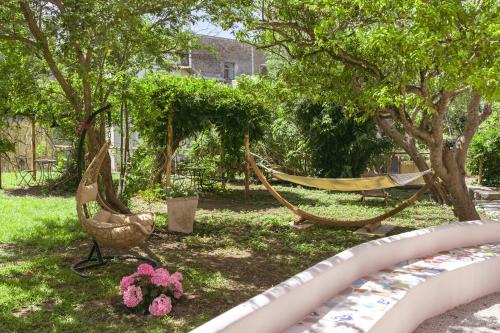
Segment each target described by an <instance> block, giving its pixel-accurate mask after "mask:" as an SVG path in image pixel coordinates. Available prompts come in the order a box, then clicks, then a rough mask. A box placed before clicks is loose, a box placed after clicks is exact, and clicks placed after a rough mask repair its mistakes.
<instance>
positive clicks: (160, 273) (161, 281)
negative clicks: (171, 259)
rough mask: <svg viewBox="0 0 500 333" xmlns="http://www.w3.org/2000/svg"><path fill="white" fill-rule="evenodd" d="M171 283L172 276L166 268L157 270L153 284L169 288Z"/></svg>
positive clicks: (152, 280)
mask: <svg viewBox="0 0 500 333" xmlns="http://www.w3.org/2000/svg"><path fill="white" fill-rule="evenodd" d="M169 281H170V275H169V274H168V271H167V270H166V269H164V268H158V269H155V271H154V272H153V275H152V276H151V283H154V284H155V285H157V286H158V287H167V286H168V284H169Z"/></svg>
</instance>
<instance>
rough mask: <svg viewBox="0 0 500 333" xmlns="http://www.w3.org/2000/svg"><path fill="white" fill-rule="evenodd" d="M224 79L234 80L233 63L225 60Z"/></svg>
mask: <svg viewBox="0 0 500 333" xmlns="http://www.w3.org/2000/svg"><path fill="white" fill-rule="evenodd" d="M224 80H226V81H232V80H234V63H233V62H225V63H224Z"/></svg>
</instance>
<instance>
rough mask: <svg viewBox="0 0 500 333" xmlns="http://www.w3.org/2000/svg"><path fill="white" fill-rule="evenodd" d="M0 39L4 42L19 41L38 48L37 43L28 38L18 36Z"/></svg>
mask: <svg viewBox="0 0 500 333" xmlns="http://www.w3.org/2000/svg"><path fill="white" fill-rule="evenodd" d="M0 39H2V40H13V41H19V42H22V43H24V44H26V45H28V46H35V47H36V45H37V44H36V42H35V41H33V40H31V39H29V38H26V37H22V36H18V35H10V34H9V35H0Z"/></svg>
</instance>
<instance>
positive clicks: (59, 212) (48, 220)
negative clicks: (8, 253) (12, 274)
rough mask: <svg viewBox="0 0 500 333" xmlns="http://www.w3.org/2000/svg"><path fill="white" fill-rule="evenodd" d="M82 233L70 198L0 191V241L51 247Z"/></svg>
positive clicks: (73, 203) (72, 199)
mask: <svg viewBox="0 0 500 333" xmlns="http://www.w3.org/2000/svg"><path fill="white" fill-rule="evenodd" d="M82 235H83V234H82V233H81V227H80V225H79V223H78V220H77V218H76V212H75V200H74V198H61V197H41V198H39V197H29V196H26V197H18V196H12V195H6V194H1V193H0V243H12V242H16V243H27V244H30V245H34V244H36V245H37V246H41V247H52V246H57V245H61V244H69V242H71V241H73V240H74V239H76V238H78V237H81V236H82Z"/></svg>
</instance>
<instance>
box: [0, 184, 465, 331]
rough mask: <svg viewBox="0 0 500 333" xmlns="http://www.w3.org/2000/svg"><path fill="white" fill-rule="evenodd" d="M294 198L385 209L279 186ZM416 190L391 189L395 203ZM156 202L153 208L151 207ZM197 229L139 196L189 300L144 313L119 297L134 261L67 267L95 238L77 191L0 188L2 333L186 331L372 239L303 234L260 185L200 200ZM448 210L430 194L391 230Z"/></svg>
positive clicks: (436, 218)
mask: <svg viewBox="0 0 500 333" xmlns="http://www.w3.org/2000/svg"><path fill="white" fill-rule="evenodd" d="M277 188H278V189H279V190H281V191H282V193H283V194H284V196H285V197H286V198H287V199H289V200H290V201H291V202H293V203H300V205H299V206H300V207H301V208H307V209H309V210H311V211H313V212H315V213H318V214H322V215H325V216H336V217H339V218H350V219H352V218H357V217H367V216H373V215H377V214H379V213H380V212H382V211H384V210H385V209H386V207H385V206H384V204H383V203H382V202H381V201H379V200H377V199H371V200H369V201H368V202H367V203H361V202H359V195H357V194H350V193H347V194H344V193H327V192H325V191H316V190H306V189H301V188H292V187H281V186H277ZM410 194H411V192H408V191H402V190H392V191H391V195H392V196H391V200H390V205H395V204H396V203H397V202H398V201H399V200H401V198H404V197H408V196H409V195H410ZM148 206H149V207H148ZM199 207H200V209H199V210H198V212H197V217H196V220H197V221H196V223H195V228H194V233H193V234H192V235H188V236H181V235H177V234H170V233H168V232H167V230H166V216H165V211H166V207H165V205H164V204H163V203H153V204H152V205H148V204H146V203H144V202H141V201H134V203H133V208H134V209H135V210H141V209H142V210H148V208H151V209H152V210H154V211H156V212H158V213H160V214H159V216H158V224H159V226H158V228H157V231H156V232H155V234H154V235H153V236H152V237H151V238H150V240H149V241H148V243H147V245H146V246H145V247H142V248H135V249H133V251H132V252H133V253H136V254H146V255H150V256H152V257H154V258H156V259H158V260H160V261H161V263H162V265H163V266H164V267H165V268H167V269H168V270H169V271H174V270H180V271H182V272H183V274H184V277H185V278H184V286H185V290H186V296H185V298H184V299H183V301H182V302H181V303H180V304H178V305H177V307H176V308H175V309H174V311H173V312H172V314H171V315H169V316H167V317H164V318H151V317H150V316H148V317H143V316H137V315H135V314H133V313H130V312H129V311H128V310H127V309H126V308H125V306H124V305H123V304H122V302H121V298H120V296H119V288H118V284H119V281H120V278H121V276H123V275H125V274H130V273H131V272H132V271H134V269H135V263H123V264H118V263H113V264H111V265H110V266H109V268H107V269H103V270H100V271H99V272H98V273H97V274H96V275H95V278H93V279H83V278H80V277H78V276H77V275H75V274H73V273H71V272H70V270H69V265H70V263H72V262H74V261H76V260H77V259H79V258H80V257H82V256H83V255H85V254H86V252H87V251H88V246H89V244H90V242H89V240H88V238H87V236H86V235H85V234H84V233H83V232H82V231H81V228H80V226H79V224H78V221H77V219H76V213H75V202H74V199H73V198H72V197H67V198H64V197H50V196H37V197H34V196H21V195H19V193H12V192H0V332H2V333H3V332H4V331H5V332H35V331H36V332H62V331H64V332H79V331H85V332H104V331H105V332H165V331H167V332H186V331H189V330H190V329H192V328H194V327H196V326H198V325H200V324H202V323H203V322H205V321H207V320H208V319H210V318H212V317H214V316H216V315H218V314H220V313H222V312H224V311H225V310H227V309H229V308H231V307H233V306H235V305H237V304H238V303H240V302H242V301H244V300H246V299H248V298H250V297H252V296H254V295H256V294H258V293H260V292H262V291H263V290H265V289H267V288H269V287H271V286H273V285H275V284H277V283H279V282H281V281H283V280H284V279H286V278H287V277H289V276H290V275H292V274H295V273H297V272H299V271H301V270H303V269H305V268H307V267H309V266H310V265H312V264H314V263H316V262H318V261H320V260H322V259H325V258H327V257H329V256H332V255H334V254H336V253H338V252H340V251H342V250H344V249H346V248H349V247H352V246H354V245H356V244H359V243H362V242H365V241H367V240H369V239H370V238H369V237H364V236H357V235H354V234H353V232H352V231H353V230H354V229H353V228H333V227H325V226H313V227H311V228H309V229H306V230H295V229H292V228H290V227H289V226H288V223H289V222H290V221H293V220H294V219H295V217H294V216H293V215H292V214H291V213H290V212H289V211H288V210H286V209H285V208H282V207H280V206H279V205H278V204H277V203H276V202H275V201H274V200H273V198H272V197H271V196H270V195H269V194H268V193H267V191H265V190H264V189H263V188H262V187H258V186H255V187H254V190H253V192H252V197H251V199H249V200H248V201H245V200H244V199H243V192H242V188H241V187H236V186H235V187H231V188H230V189H229V190H228V191H227V192H225V193H223V194H218V195H215V194H208V195H205V196H203V197H202V198H201V199H200V204H199ZM454 220H455V218H454V217H453V214H452V212H451V210H450V209H449V208H448V207H440V206H435V205H434V204H433V203H432V202H431V201H430V200H429V198H425V199H424V200H422V201H421V202H419V203H417V204H416V205H415V206H413V207H411V208H409V209H407V210H405V211H403V212H402V213H401V214H399V215H397V216H396V217H393V218H391V219H390V220H389V221H388V222H390V223H392V224H397V225H398V228H396V229H395V230H394V231H393V233H400V232H404V231H409V230H413V229H416V228H423V227H427V226H431V225H437V224H442V223H448V222H451V221H454Z"/></svg>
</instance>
